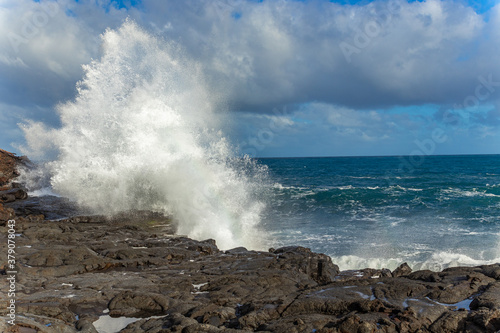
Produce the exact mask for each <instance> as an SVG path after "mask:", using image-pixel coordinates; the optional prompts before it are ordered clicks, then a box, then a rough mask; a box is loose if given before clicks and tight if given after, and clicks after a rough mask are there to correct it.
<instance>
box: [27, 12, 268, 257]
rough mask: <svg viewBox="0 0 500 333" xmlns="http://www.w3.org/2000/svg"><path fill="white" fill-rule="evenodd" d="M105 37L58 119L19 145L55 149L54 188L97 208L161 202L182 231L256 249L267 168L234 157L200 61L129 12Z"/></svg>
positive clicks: (33, 129) (34, 129)
mask: <svg viewBox="0 0 500 333" xmlns="http://www.w3.org/2000/svg"><path fill="white" fill-rule="evenodd" d="M102 42H103V44H102V50H103V51H102V57H101V58H100V59H98V60H94V61H92V62H91V63H90V64H89V65H86V66H84V71H85V75H84V78H83V79H82V81H81V82H79V83H78V85H77V90H78V94H77V96H76V98H75V100H74V101H70V102H66V103H64V104H61V105H59V106H58V108H57V109H58V111H59V113H60V117H61V123H62V127H61V128H57V129H47V128H44V126H43V125H41V124H39V123H31V124H29V125H27V126H26V128H25V129H24V131H25V136H26V139H27V142H28V145H29V147H28V149H26V151H25V153H27V154H28V155H29V156H34V155H35V153H36V152H40V151H43V152H46V153H47V152H50V151H51V150H52V151H55V153H56V154H57V158H56V159H55V160H54V161H52V162H50V163H48V164H47V168H48V172H49V173H50V176H51V178H50V184H51V187H52V189H53V190H54V191H55V192H56V193H58V194H60V195H63V196H67V197H69V198H71V199H73V200H75V201H76V202H77V203H78V204H79V205H81V206H82V207H85V208H87V209H91V210H92V211H93V212H95V213H105V214H114V213H117V212H120V211H127V210H130V209H147V210H153V211H159V212H163V213H165V214H169V215H172V216H173V217H174V218H175V221H176V222H177V227H178V230H177V232H178V233H179V234H186V235H188V236H190V237H192V238H195V239H207V238H214V239H215V240H216V241H217V244H218V246H219V247H220V248H222V249H227V248H231V247H236V246H246V247H249V248H259V247H260V243H259V241H258V240H259V239H261V238H262V237H261V235H259V232H258V231H257V226H258V224H259V221H260V214H261V211H262V210H263V209H264V203H263V202H262V201H261V200H263V199H260V200H259V199H256V198H257V197H258V196H259V195H260V180H261V179H260V177H263V172H262V170H258V169H257V167H256V166H255V165H254V164H253V163H252V162H251V161H250V160H249V159H247V160H241V159H237V158H235V157H234V152H233V149H232V147H231V146H230V145H229V144H228V142H227V141H226V140H225V138H224V137H223V135H222V134H221V133H220V131H218V118H219V115H218V113H216V112H214V106H215V105H220V103H221V101H219V100H217V98H215V97H214V96H216V95H217V94H214V93H212V92H210V91H209V90H208V88H207V85H206V83H205V82H204V80H203V75H202V73H201V70H200V66H199V65H198V64H197V63H195V62H194V61H192V60H190V59H187V58H186V57H185V56H184V55H183V52H182V50H181V49H180V48H179V47H178V46H177V45H175V44H174V43H170V42H167V41H164V40H160V39H158V38H155V37H153V36H151V35H150V34H148V33H147V32H145V31H143V30H141V29H140V28H139V27H138V26H137V25H136V24H135V23H134V22H131V21H126V22H125V23H124V24H123V26H122V27H120V28H119V29H118V30H108V31H106V32H105V33H104V34H103V36H102ZM249 173H250V174H251V175H249Z"/></svg>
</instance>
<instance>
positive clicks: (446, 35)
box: [0, 0, 500, 141]
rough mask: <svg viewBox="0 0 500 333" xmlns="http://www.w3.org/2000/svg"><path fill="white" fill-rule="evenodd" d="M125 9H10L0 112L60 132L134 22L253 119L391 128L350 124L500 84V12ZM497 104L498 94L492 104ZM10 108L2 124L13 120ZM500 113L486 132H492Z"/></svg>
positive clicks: (231, 1)
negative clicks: (68, 109) (92, 75)
mask: <svg viewBox="0 0 500 333" xmlns="http://www.w3.org/2000/svg"><path fill="white" fill-rule="evenodd" d="M124 3H126V2H122V1H120V2H117V1H105V0H100V1H78V2H76V1H74V0H57V1H52V0H40V1H38V2H35V1H31V0H15V1H14V0H3V1H2V2H0V32H1V33H0V102H2V103H4V104H5V105H7V106H8V105H11V106H12V107H13V108H14V107H21V108H23V109H24V110H28V111H24V112H25V113H26V114H27V115H28V116H29V118H31V119H36V120H43V121H45V122H47V123H51V124H54V123H56V121H55V119H56V116H55V113H54V111H53V110H54V106H55V105H56V104H57V103H58V102H59V101H64V100H68V99H71V98H73V97H74V94H75V88H74V87H75V83H76V82H77V81H78V80H79V79H80V78H81V75H82V69H81V66H82V64H86V63H89V62H90V60H91V59H92V58H97V57H99V56H100V53H99V52H100V34H102V33H103V32H104V31H105V29H107V28H111V29H113V28H116V27H118V26H120V25H121V24H122V22H123V21H124V20H125V18H127V17H130V18H131V19H133V20H135V21H136V22H137V23H138V24H139V25H141V26H142V27H144V28H145V29H147V30H149V31H150V32H152V33H153V34H155V35H156V36H158V38H164V39H165V40H173V41H175V42H177V43H178V44H179V45H180V47H181V48H183V49H184V51H185V53H186V56H188V57H191V58H193V59H195V60H197V61H198V62H199V63H200V65H201V67H202V68H203V69H204V71H205V75H206V77H207V81H208V82H209V83H210V86H211V88H212V91H213V93H214V94H219V95H221V96H222V97H223V99H224V100H225V102H226V105H227V107H228V108H229V109H230V110H232V111H240V112H247V113H248V114H254V115H255V114H259V113H260V114H272V110H273V109H274V108H276V107H278V108H280V107H283V106H285V105H288V106H296V105H308V103H311V102H317V103H323V104H325V105H330V106H332V107H333V106H334V107H335V108H337V109H338V110H345V111H342V112H340V111H339V112H340V113H339V112H337V113H335V115H333V114H331V115H330V118H329V119H330V120H335V121H339V122H341V123H342V122H346V121H360V122H363V121H368V122H372V121H375V122H378V121H380V122H381V123H382V122H384V121H388V120H387V119H384V118H383V114H382V113H377V115H378V116H379V117H382V118H380V119H381V120H376V119H375V120H373V119H368V118H366V117H369V115H370V113H363V117H365V118H363V117H361V118H360V116H358V115H356V116H354V118H352V119H350V118H349V117H350V114H351V113H352V112H359V111H360V110H362V111H363V112H366V110H374V109H376V110H382V109H384V108H385V109H390V108H392V107H394V106H412V105H413V106H415V105H416V106H419V105H427V104H436V105H441V106H443V108H445V107H451V106H452V105H454V104H461V103H463V101H464V98H466V97H467V96H469V95H470V94H473V93H474V89H475V87H476V85H477V82H478V77H479V76H483V77H486V76H488V75H491V76H492V78H493V80H494V81H495V82H498V81H500V67H499V66H498V63H499V60H500V52H499V51H500V5H498V4H497V5H492V8H491V9H489V10H487V11H484V12H483V11H478V10H477V8H474V6H470V5H466V4H465V3H464V2H458V1H438V0H427V1H424V2H411V3H408V2H406V1H400V0H394V1H374V2H371V3H368V4H364V5H342V4H338V3H332V2H328V1H321V0H309V1H291V0H289V1H285V0H278V1H251V0H216V1H213V0H186V1H164V0H143V1H134V2H130V3H128V4H124ZM133 4H134V5H133ZM495 89H496V90H498V89H500V88H497V87H495ZM499 100H500V96H499V94H498V91H495V92H492V93H491V96H490V97H489V99H488V101H487V102H488V103H497V102H498V101H499ZM481 103H483V101H481ZM309 105H310V104H309ZM342 108H344V109H342ZM8 109H9V108H8V107H3V108H2V111H1V112H2V113H4V114H3V117H4V118H5V119H7V121H11V122H14V117H13V116H12V115H10V114H8V112H9V111H5V110H8ZM314 110H316V108H312V109H311V110H310V111H311V112H313V111H314ZM6 112H7V114H6ZM496 112H497V111H491V113H490V115H488V116H486V115H485V116H483V118H481V117H479V118H478V120H477V122H480V121H483V122H490V123H494V122H495V121H496V120H497V119H498V117H496V115H497V113H496ZM335 117H337V118H335ZM257 120H258V119H257V118H256V121H257ZM400 121H404V119H400ZM337 126H340V127H342V126H341V125H339V124H337ZM398 126H399V125H398ZM401 126H402V125H401ZM354 127H355V126H354ZM363 133H364V134H365V135H366V136H365V138H366V139H367V140H368V139H370V138H381V137H383V136H380V135H378V136H377V135H375V134H374V133H372V135H370V133H368V132H366V131H365V132H363ZM14 141H16V140H14Z"/></svg>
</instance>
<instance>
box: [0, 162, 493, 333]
mask: <svg viewBox="0 0 500 333" xmlns="http://www.w3.org/2000/svg"><path fill="white" fill-rule="evenodd" d="M9 156H10V155H9ZM13 158H15V157H13ZM9 184H10V186H11V185H12V183H9ZM11 187H12V186H11ZM6 190H10V189H6ZM15 193H19V194H18V196H20V197H22V195H21V192H15ZM14 196H15V194H14ZM32 199H33V200H35V199H34V198H28V199H21V200H20V199H18V198H16V200H15V201H14V202H12V203H8V204H6V205H9V206H10V205H12V206H11V207H12V208H15V210H14V209H11V208H8V207H7V206H2V204H0V238H1V239H2V242H1V244H2V245H1V247H2V248H1V251H3V253H7V242H6V237H7V234H8V232H7V227H6V221H8V220H9V219H15V221H16V223H15V234H16V235H17V236H16V237H15V241H16V262H17V267H16V270H17V272H18V273H17V275H16V288H17V290H16V314H17V317H16V325H14V326H11V325H10V324H8V323H7V321H6V320H7V319H8V317H6V315H7V314H8V311H7V307H6V306H3V307H0V315H1V316H2V319H1V320H0V332H64V333H66V332H67V333H71V332H87V333H95V332H97V331H96V329H95V327H94V324H95V322H96V321H97V320H98V319H99V318H100V317H101V316H108V315H110V316H111V317H109V318H107V317H101V319H104V318H107V320H117V321H120V319H113V318H112V317H117V316H125V317H131V318H132V317H134V318H136V319H134V320H136V321H135V322H132V323H130V324H128V326H127V327H124V326H125V325H126V324H124V325H122V327H120V328H119V329H121V331H120V332H122V333H135V332H149V333H152V332H155V333H159V332H162V333H163V332H196V333H197V332H240V331H247V332H253V331H259V332H283V333H289V332H308V333H309V332H317V333H320V332H321V333H326V332H415V333H417V332H418V333H424V332H497V331H498V330H500V281H499V280H500V264H496V265H486V266H480V267H456V268H449V269H446V270H444V271H442V272H432V271H416V272H412V271H411V268H410V267H409V266H408V265H406V264H402V265H401V266H400V267H398V268H397V269H396V270H394V271H393V272H390V271H389V270H387V269H370V268H367V269H362V270H356V271H343V272H340V271H339V269H338V267H337V266H336V265H335V264H334V263H332V261H331V259H330V258H329V257H328V256H326V255H324V254H318V253H314V252H312V251H311V250H310V249H307V248H304V247H299V246H289V247H283V248H279V249H276V250H275V249H271V250H270V251H269V252H268V251H249V250H248V249H246V248H235V249H231V250H228V251H220V250H219V249H218V248H217V245H216V243H215V241H214V240H211V239H210V240H205V241H196V240H192V239H189V238H186V237H180V236H176V235H174V228H173V226H172V223H171V220H170V218H169V217H165V216H162V215H161V214H157V213H151V212H128V213H123V214H120V215H118V216H115V217H105V216H85V215H80V216H72V217H70V218H64V219H58V220H49V219H46V217H47V216H64V215H65V214H68V215H74V214H75V213H76V211H75V210H72V209H71V208H70V207H69V208H68V209H67V210H65V209H66V208H64V207H63V205H61V206H57V205H55V204H53V203H50V201H49V202H47V201H46V202H44V201H42V199H40V198H38V199H36V200H38V201H37V202H34V201H33V200H32ZM36 200H35V201H36ZM58 200H59V199H58ZM62 201H64V199H61V202H62ZM59 208H61V209H60V210H59ZM70 213H71V214H70ZM16 214H17V215H16ZM57 214H59V215H57ZM10 269H11V268H9V269H7V262H6V261H5V259H4V261H3V262H1V266H0V272H1V273H2V274H6V271H7V270H10ZM1 281H2V282H1V284H2V285H1V287H2V290H8V286H7V280H6V279H2V280H1ZM0 301H1V302H2V304H7V303H6V302H7V301H8V298H7V294H6V293H1V294H0ZM122 319H123V318H122Z"/></svg>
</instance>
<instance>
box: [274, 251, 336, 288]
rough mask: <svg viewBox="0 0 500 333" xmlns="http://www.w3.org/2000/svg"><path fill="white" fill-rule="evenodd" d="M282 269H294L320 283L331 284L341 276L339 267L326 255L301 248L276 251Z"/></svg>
mask: <svg viewBox="0 0 500 333" xmlns="http://www.w3.org/2000/svg"><path fill="white" fill-rule="evenodd" d="M273 253H274V254H276V255H278V260H281V262H282V267H283V268H286V267H293V268H294V269H296V270H298V271H299V272H301V273H305V274H307V275H309V276H310V277H311V278H312V279H313V280H315V281H316V282H318V283H322V284H325V283H330V282H333V281H334V280H335V277H336V276H337V275H338V274H339V272H340V270H339V267H338V266H337V265H335V264H333V263H332V259H331V258H330V257H328V256H327V255H325V254H319V253H314V252H312V251H311V250H310V249H308V248H304V247H301V246H287V247H282V248H279V249H276V250H275V251H274V252H273Z"/></svg>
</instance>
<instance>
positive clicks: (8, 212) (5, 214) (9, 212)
mask: <svg viewBox="0 0 500 333" xmlns="http://www.w3.org/2000/svg"><path fill="white" fill-rule="evenodd" d="M14 216H15V213H14V210H13V209H12V208H6V207H4V206H3V205H2V204H1V203H0V225H5V223H6V222H7V221H8V220H10V219H12V218H14Z"/></svg>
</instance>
